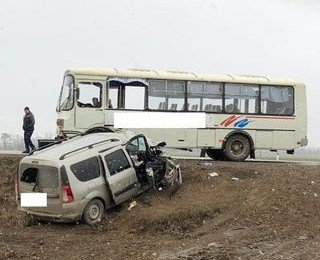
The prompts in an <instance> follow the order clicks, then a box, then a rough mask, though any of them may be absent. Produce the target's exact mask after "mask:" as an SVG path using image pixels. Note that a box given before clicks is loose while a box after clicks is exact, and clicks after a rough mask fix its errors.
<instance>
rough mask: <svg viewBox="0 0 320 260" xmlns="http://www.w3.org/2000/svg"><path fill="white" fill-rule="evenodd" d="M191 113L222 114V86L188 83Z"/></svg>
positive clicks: (218, 84)
mask: <svg viewBox="0 0 320 260" xmlns="http://www.w3.org/2000/svg"><path fill="white" fill-rule="evenodd" d="M188 103H189V104H190V107H189V111H205V112H215V113H220V112H221V111H222V84H220V83H210V82H209V83H205V82H188Z"/></svg>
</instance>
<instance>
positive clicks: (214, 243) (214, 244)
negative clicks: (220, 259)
mask: <svg viewBox="0 0 320 260" xmlns="http://www.w3.org/2000/svg"><path fill="white" fill-rule="evenodd" d="M207 247H219V245H218V244H217V243H216V242H211V243H209V244H208V245H207Z"/></svg>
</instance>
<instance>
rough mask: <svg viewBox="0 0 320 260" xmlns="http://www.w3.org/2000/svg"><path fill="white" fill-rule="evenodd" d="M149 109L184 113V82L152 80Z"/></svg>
mask: <svg viewBox="0 0 320 260" xmlns="http://www.w3.org/2000/svg"><path fill="white" fill-rule="evenodd" d="M149 84H150V87H149V97H148V101H149V108H150V109H155V110H172V111H182V110H184V109H185V100H184V82H183V81H166V80H150V82H149Z"/></svg>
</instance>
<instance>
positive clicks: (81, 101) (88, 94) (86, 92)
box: [77, 82, 102, 108]
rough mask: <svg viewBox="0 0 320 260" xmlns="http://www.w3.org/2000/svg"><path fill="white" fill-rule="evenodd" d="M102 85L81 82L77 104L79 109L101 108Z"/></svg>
mask: <svg viewBox="0 0 320 260" xmlns="http://www.w3.org/2000/svg"><path fill="white" fill-rule="evenodd" d="M101 90H102V85H101V84H100V83H92V82H80V83H79V84H78V96H77V104H78V106H79V107H96V108H97V107H101Z"/></svg>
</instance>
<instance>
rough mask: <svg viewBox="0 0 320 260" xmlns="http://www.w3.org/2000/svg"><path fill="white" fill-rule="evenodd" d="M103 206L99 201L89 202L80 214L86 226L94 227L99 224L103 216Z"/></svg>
mask: <svg viewBox="0 0 320 260" xmlns="http://www.w3.org/2000/svg"><path fill="white" fill-rule="evenodd" d="M104 210H105V209H104V205H103V202H102V201H101V200H99V199H93V200H91V201H89V203H88V204H87V206H86V207H85V209H84V211H83V214H82V221H83V222H84V223H85V224H88V225H95V224H97V223H99V222H101V220H102V218H103V216H104Z"/></svg>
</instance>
